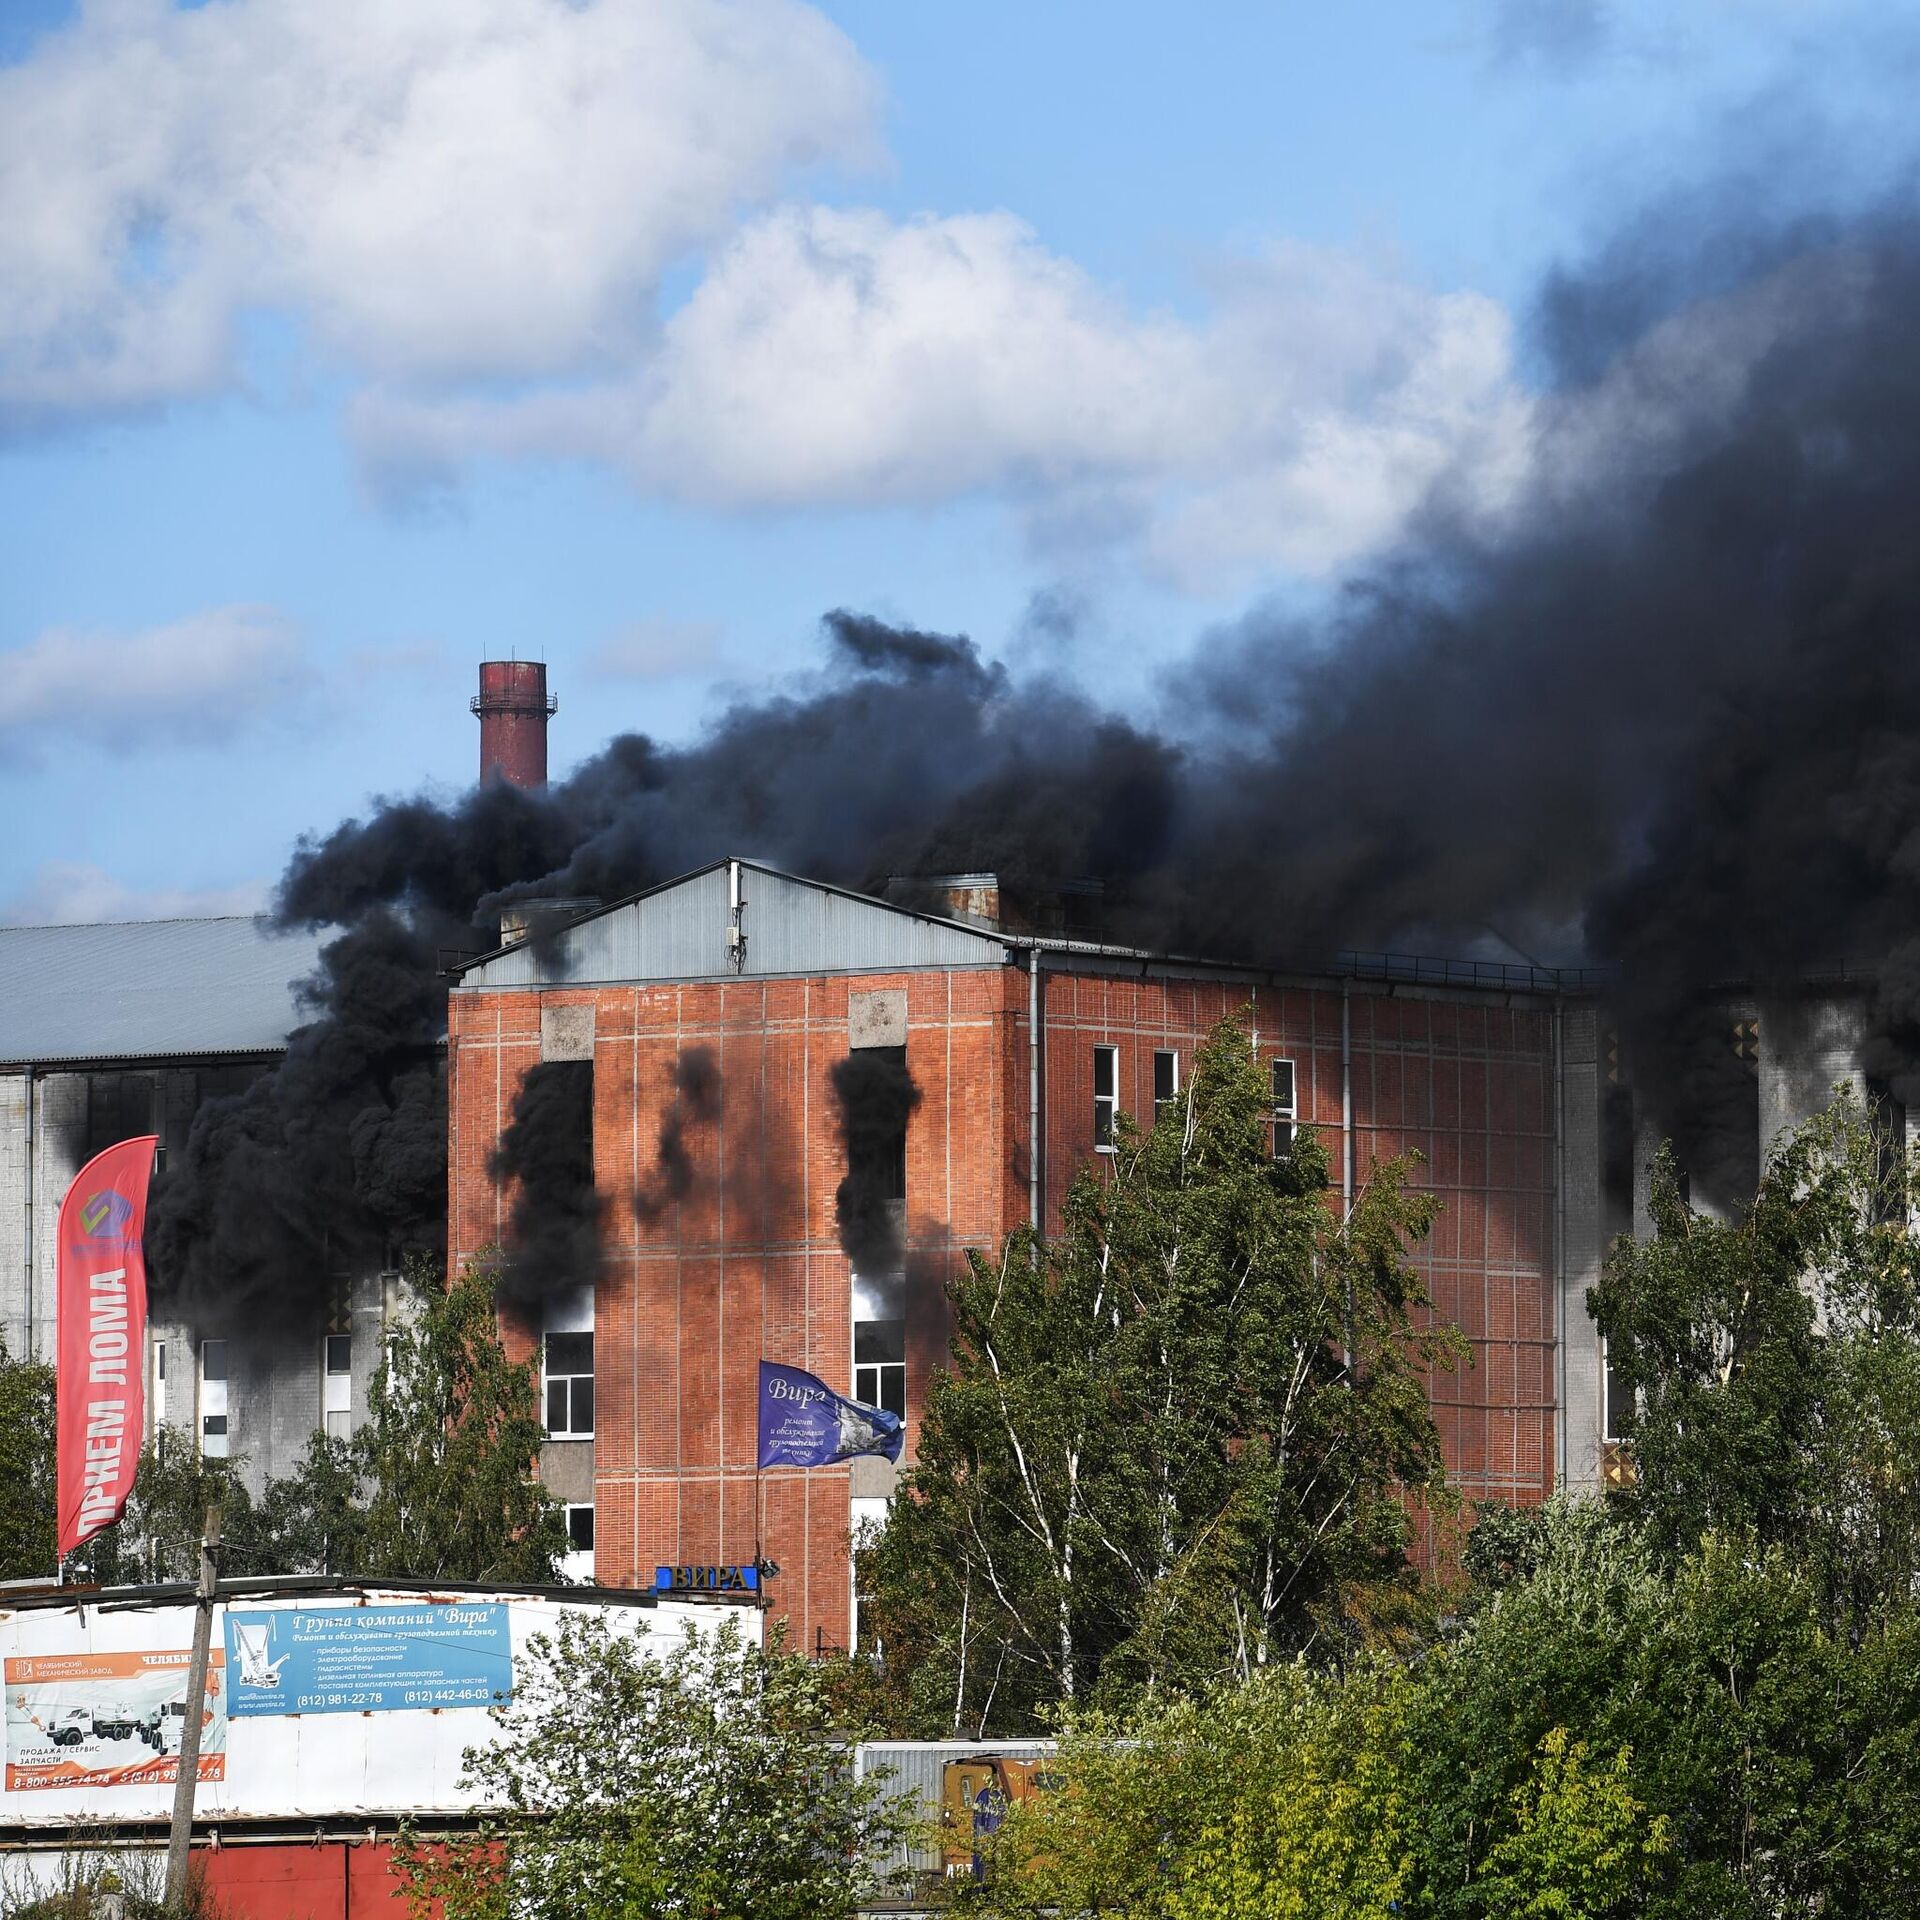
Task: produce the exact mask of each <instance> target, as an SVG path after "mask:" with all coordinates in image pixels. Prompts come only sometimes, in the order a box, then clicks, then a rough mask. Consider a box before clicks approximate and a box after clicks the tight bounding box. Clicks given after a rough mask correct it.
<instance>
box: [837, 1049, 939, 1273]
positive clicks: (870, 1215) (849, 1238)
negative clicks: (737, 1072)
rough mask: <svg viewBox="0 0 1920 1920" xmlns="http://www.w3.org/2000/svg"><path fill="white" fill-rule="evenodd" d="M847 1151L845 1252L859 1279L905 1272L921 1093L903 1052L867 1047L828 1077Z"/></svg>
mask: <svg viewBox="0 0 1920 1920" xmlns="http://www.w3.org/2000/svg"><path fill="white" fill-rule="evenodd" d="M828 1077H829V1079H830V1081H831V1083H832V1087H833V1100H834V1106H835V1108H836V1110H837V1113H838V1118H839V1126H840V1142H841V1145H842V1146H843V1147H845V1149H846V1155H847V1171H846V1177H845V1178H844V1179H842V1181H841V1182H840V1185H839V1188H838V1189H837V1191H836V1192H835V1194H834V1196H833V1218H834V1224H835V1226H836V1228H837V1229H838V1231H839V1235H840V1250H841V1252H843V1253H844V1254H845V1255H846V1256H847V1260H848V1263H849V1264H850V1265H851V1266H852V1268H853V1270H854V1271H855V1272H856V1273H863V1274H869V1275H873V1276H876V1277H877V1276H881V1275H885V1274H889V1273H897V1272H898V1271H899V1270H900V1265H901V1259H902V1253H903V1236H902V1231H901V1230H902V1227H903V1225H904V1221H903V1218H902V1216H903V1214H904V1211H905V1207H904V1202H905V1200H906V1192H907V1180H906V1175H907V1123H908V1122H909V1121H910V1120H911V1119H912V1118H913V1110H914V1108H915V1107H917V1106H918V1105H919V1104H920V1089H919V1088H918V1087H917V1086H915V1085H914V1081H913V1075H912V1073H911V1072H910V1071H909V1070H908V1067H907V1054H906V1049H905V1048H904V1047H861V1048H858V1049H857V1050H856V1051H854V1052H852V1053H850V1054H848V1055H847V1057H846V1058H845V1059H844V1060H839V1061H836V1062H835V1063H834V1067H833V1070H832V1072H831V1074H830V1075H829V1076H828Z"/></svg>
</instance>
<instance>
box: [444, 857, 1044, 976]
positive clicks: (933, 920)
mask: <svg viewBox="0 0 1920 1920" xmlns="http://www.w3.org/2000/svg"><path fill="white" fill-rule="evenodd" d="M735 867H737V868H738V869H739V872H740V877H741V894H742V900H743V905H744V911H743V912H742V915H741V925H742V928H743V930H744V932H745V934H746V951H745V953H744V955H743V956H742V957H741V963H740V965H738V966H735V965H734V962H733V952H732V949H731V948H730V946H729V944H728V940H727V934H728V929H729V927H730V926H731V924H732V918H733V914H732V899H731V889H732V876H731V871H730V870H731V869H733V868H735ZM1025 944H1026V943H1025V942H1023V941H1020V940H1017V939H1009V938H1008V937H1006V936H1004V935H1001V934H997V933H994V932H992V931H991V930H989V929H986V928H982V927H977V926H967V925H965V924H964V923H962V922H961V921H958V920H945V919H942V918H940V917H939V916H938V915H937V914H931V913H922V912H920V911H919V910H917V909H915V908H912V907H905V906H896V905H894V904H893V903H892V902H890V901H886V900H874V899H870V898H869V897H868V896H867V895H865V894H861V893H850V892H848V891H847V890H846V889H845V888H844V887H834V886H829V885H827V884H826V883H825V882H824V881H820V880H806V879H802V878H800V877H799V876H798V875H795V874H790V873H782V872H781V871H780V870H779V868H777V867H769V866H765V865H763V864H762V863H760V862H759V861H757V860H737V861H735V860H716V861H714V862H713V863H712V865H710V866H706V867H701V868H700V869H698V870H697V871H696V872H693V873H689V874H683V875H682V876H681V877H680V878H679V879H677V880H669V881H667V882H665V883H664V884H663V885H661V886H658V887H652V888H649V889H648V890H647V891H646V892H644V893H636V894H634V895H632V896H631V897H630V898H628V899H625V900H617V901H615V902H614V903H613V904H612V905H611V906H605V907H601V908H599V909H598V910H597V911H595V912H593V913H589V914H585V915H583V916H582V917H581V918H580V919H578V920H575V921H572V922H570V923H569V924H568V925H567V926H565V927H563V928H562V929H560V930H559V931H558V932H557V933H555V934H553V935H552V936H551V937H549V938H547V939H543V940H523V941H518V942H516V943H515V944H514V945H512V946H510V947H503V948H501V949H500V950H499V951H498V952H496V953H491V954H485V955H482V956H481V958H479V959H478V960H475V961H470V962H469V963H468V964H467V965H466V966H465V967H464V968H463V969H462V970H461V985H463V986H466V987H474V988H478V987H542V986H585V985H596V984H604V983H607V982H613V981H628V980H698V979H707V978H712V979H726V978H732V977H744V978H748V979H754V978H764V977H766V976H767V975H771V974H814V973H890V972H899V971H905V970H907V969H911V968H915V967H965V966H1001V965H1004V964H1005V962H1006V959H1007V954H1008V950H1009V948H1011V947H1018V946H1023V945H1025Z"/></svg>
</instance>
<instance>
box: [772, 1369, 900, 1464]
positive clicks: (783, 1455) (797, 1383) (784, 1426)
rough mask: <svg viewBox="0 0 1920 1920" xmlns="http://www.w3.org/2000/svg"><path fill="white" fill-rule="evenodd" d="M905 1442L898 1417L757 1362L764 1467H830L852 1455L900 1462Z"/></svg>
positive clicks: (804, 1375) (793, 1372)
mask: <svg viewBox="0 0 1920 1920" xmlns="http://www.w3.org/2000/svg"><path fill="white" fill-rule="evenodd" d="M905 1439H906V1430H905V1428H904V1427H903V1426H902V1424H901V1420H900V1416H899V1415H898V1414H897V1413H889V1412H888V1411H887V1410H886V1408H885V1407H864V1406H862V1405H861V1404H860V1402H859V1401H858V1400H848V1399H845V1398H843V1397H842V1396H841V1395H840V1394H837V1393H835V1392H834V1390H833V1389H832V1388H831V1387H830V1386H828V1385H827V1383H826V1382H825V1381H824V1380H817V1379H815V1378H814V1376H813V1375H812V1374H810V1373H802V1372H801V1371H800V1369H799V1368H798V1367H783V1366H780V1365H778V1364H777V1363H775V1362H774V1361H772V1360H762V1361H761V1362H760V1464H761V1465H762V1466H763V1467H830V1466H832V1465H833V1463H834V1462H835V1461H836V1460H851V1459H852V1458H853V1456H854V1455H855V1454H856V1453H879V1454H884V1455H885V1456H886V1457H887V1458H888V1459H889V1460H898V1459H899V1458H900V1448H901V1445H902V1443H903V1442H904V1441H905Z"/></svg>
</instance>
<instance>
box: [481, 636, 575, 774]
mask: <svg viewBox="0 0 1920 1920" xmlns="http://www.w3.org/2000/svg"><path fill="white" fill-rule="evenodd" d="M559 704H560V702H559V700H558V699H557V698H556V697H555V696H554V695H553V694H550V693H549V692H548V691H547V668H546V663H545V662H544V661H541V660H483V661H481V663H480V691H479V692H478V693H477V694H475V695H474V697H473V701H472V706H473V710H474V712H475V713H477V714H478V715H479V716H480V778H481V779H482V780H492V779H500V780H506V781H509V782H511V783H512V784H513V785H514V786H516V787H544V786H545V785H546V784H547V720H548V718H549V716H550V715H551V714H552V713H553V712H554V710H555V709H556V708H557V707H558V706H559Z"/></svg>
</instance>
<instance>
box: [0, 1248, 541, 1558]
mask: <svg viewBox="0 0 1920 1920" xmlns="http://www.w3.org/2000/svg"><path fill="white" fill-rule="evenodd" d="M409 1279H410V1281H411V1283H412V1284H411V1289H410V1297H411V1298H412V1299H413V1300H414V1301H415V1302H416V1303H417V1311H416V1313H415V1314H414V1316H413V1317H412V1319H411V1320H410V1321H409V1322H408V1323H407V1324H406V1325H404V1326H402V1327H400V1328H399V1329H397V1330H395V1331H393V1332H392V1333H390V1334H389V1336H388V1343H387V1350H386V1353H385V1356H384V1357H383V1359H382V1361H381V1364H380V1366H379V1367H378V1368H377V1369H376V1370H375V1373H374V1377H373V1384H372V1388H371V1391H370V1393H369V1396H368V1405H367V1418H366V1420H365V1422H364V1423H363V1424H362V1425H361V1427H360V1428H359V1429H358V1430H357V1431H356V1432H355V1433H354V1435H353V1436H352V1438H351V1439H349V1440H337V1439H331V1438H329V1437H328V1436H327V1435H326V1434H324V1433H315V1434H314V1435H313V1436H312V1437H311V1439H310V1440H309V1441H308V1443H307V1449H306V1452H305V1453H304V1454H303V1455H302V1456H301V1459H300V1463H299V1465H298V1466H297V1467H296V1468H295V1469H294V1471H293V1472H292V1473H290V1474H287V1475H284V1476H281V1477H279V1478H277V1479H273V1480H270V1481H269V1482H268V1483H267V1485H266V1488H265V1490H264V1491H263V1493H262V1495H261V1497H260V1498H259V1499H258V1500H255V1499H253V1498H252V1497H251V1496H250V1495H249V1494H248V1492H247V1488H246V1483H245V1481H244V1479H243V1478H242V1474H241V1468H242V1466H243V1465H244V1462H242V1461H239V1460H203V1459H202V1458H200V1456H199V1455H198V1454H197V1453H196V1452H194V1450H193V1449H192V1448H191V1447H190V1446H181V1445H179V1444H177V1443H172V1442H170V1441H169V1442H167V1443H163V1444H162V1445H161V1446H159V1447H150V1448H149V1449H148V1450H147V1452H146V1453H145V1454H144V1455H143V1456H142V1458H141V1462H140V1469H139V1472H138V1474H137V1476H136V1478H135V1481H134V1489H133V1496H132V1498H131V1500H129V1502H128V1505H127V1513H126V1516H125V1518H124V1519H123V1520H121V1522H120V1523H119V1524H118V1525H117V1526H115V1527H110V1528H108V1529H107V1531H106V1532H105V1533H103V1534H101V1535H99V1536H98V1537H97V1538H96V1539H95V1540H93V1541H91V1542H89V1543H88V1545H87V1546H86V1547H84V1548H82V1549H81V1553H80V1557H79V1560H78V1562H77V1571H78V1572H79V1573H80V1575H81V1577H83V1578H88V1579H92V1580H96V1581H99V1582H101V1583H103V1584H113V1583H125V1582H130V1581H142V1580H190V1579H192V1578H194V1577H195V1575H196V1574H197V1572H198V1570H199V1564H200V1533H201V1528H202V1525H203V1523H204V1520H205V1516H206V1512H207V1509H208V1507H209V1506H214V1505H217V1506H219V1507H220V1509H221V1511H222V1516H223V1518H222V1546H221V1566H222V1568H223V1570H224V1571H225V1572H226V1573H228V1574H230V1575H246V1574H268V1573H339V1574H360V1575H366V1576H370V1577H372V1578H376V1579H378V1578H383V1577H384V1578H388V1579H417V1580H474V1581H499V1582H503V1583H507V1584H521V1583H529V1582H530V1583H534V1584H540V1583H544V1582H548V1581H552V1580H554V1579H556V1578H557V1577H558V1564H559V1557H560V1555H562V1554H563V1553H565V1552H566V1551H567V1538H566V1527H565V1523H564V1521H563V1519H562V1517H561V1514H560V1510H559V1508H558V1507H557V1506H556V1505H555V1503H554V1501H553V1500H552V1498H551V1496H550V1495H548V1493H547V1492H546V1491H545V1489H544V1488H542V1487H541V1485H540V1484H539V1482H538V1481H537V1480H536V1479H535V1478H534V1477H533V1462H534V1459H535V1457H536V1456H537V1454H538V1452H539V1448H540V1443H541V1441H542V1439H543V1438H544V1437H545V1429H544V1428H543V1426H542V1424H541V1420H540V1405H539V1393H538V1387H537V1385H536V1381H535V1370H534V1368H533V1366H532V1365H531V1364H530V1363H525V1362H516V1361H513V1360H511V1359H509V1358H508V1356H507V1353H506V1351H505V1349H504V1348H503V1346H502V1345H501V1342H500V1335H499V1329H498V1324H497V1321H496V1318H495V1312H494V1291H493V1277H492V1274H491V1271H490V1269H488V1268H487V1267H486V1266H485V1265H478V1266H474V1267H471V1268H469V1269H468V1270H467V1271H466V1272H464V1273H463V1274H461V1275H460V1277H459V1278H458V1279H456V1280H455V1281H454V1282H453V1284H452V1285H451V1286H442V1285H441V1284H439V1282H438V1280H437V1278H436V1277H435V1276H434V1274H433V1272H432V1270H431V1269H430V1268H428V1267H426V1266H424V1265H422V1266H418V1267H416V1268H414V1269H413V1270H411V1272H410V1274H409ZM7 1364H8V1363H0V1453H3V1452H4V1449H5V1448H7V1447H8V1446H18V1447H23V1448H25V1447H27V1445H28V1442H27V1440H26V1439H24V1438H22V1437H21V1435H22V1434H23V1433H26V1434H31V1433H39V1434H42V1435H44V1441H43V1443H42V1445H43V1449H44V1452H45V1454H46V1475H45V1479H44V1485H42V1483H40V1482H33V1483H32V1484H33V1485H35V1486H37V1487H40V1489H41V1490H40V1491H39V1492H38V1493H36V1495H35V1498H36V1499H37V1500H42V1501H44V1508H38V1507H36V1508H35V1509H34V1510H33V1511H34V1512H35V1513H37V1514H39V1516H40V1524H41V1525H43V1527H44V1531H45V1536H46V1541H47V1549H46V1557H45V1559H44V1561H43V1562H42V1564H41V1566H40V1567H39V1568H37V1569H34V1570H35V1571H45V1572H51V1570H52V1564H53V1562H52V1537H53V1536H52V1528H53V1497H54V1496H53V1485H52V1455H53V1437H52V1408H51V1388H50V1385H49V1387H48V1389H47V1399H46V1410H45V1415H44V1420H45V1424H44V1425H42V1426H32V1427H28V1428H25V1429H20V1430H16V1429H15V1428H14V1427H13V1426H12V1425H11V1423H10V1422H8V1420H7V1412H8V1401H7V1399H6V1397H5V1396H6V1395H7V1394H8V1392H9V1390H10V1389H9V1380H10V1376H9V1373H8V1371H7ZM40 1371H43V1372H45V1371H47V1370H45V1369H41V1370H40ZM50 1377H51V1376H50V1375H49V1380H50ZM20 1391H21V1392H22V1393H24V1394H26V1398H25V1399H23V1401H22V1406H23V1407H24V1408H25V1409H26V1412H27V1414H28V1415H32V1416H33V1417H34V1418H38V1417H39V1416H38V1415H37V1414H35V1413H34V1409H35V1407H36V1406H37V1405H38V1403H37V1402H34V1401H33V1400H32V1396H31V1393H30V1392H28V1390H27V1389H25V1388H21V1389H20ZM21 1484H22V1485H26V1484H28V1483H27V1482H26V1481H25V1480H24V1479H23V1481H22V1483H21ZM4 1515H5V1508H4V1506H0V1523H3V1522H4ZM22 1524H23V1526H24V1524H25V1522H24V1521H23V1522H22Z"/></svg>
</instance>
